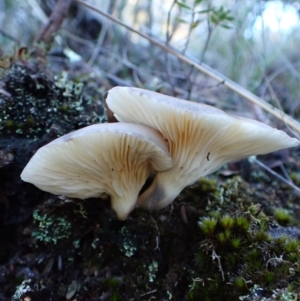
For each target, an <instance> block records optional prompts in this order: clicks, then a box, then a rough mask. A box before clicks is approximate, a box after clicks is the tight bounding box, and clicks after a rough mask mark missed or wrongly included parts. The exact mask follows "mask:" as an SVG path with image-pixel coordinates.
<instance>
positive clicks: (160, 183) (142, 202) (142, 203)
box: [137, 172, 184, 210]
mask: <svg viewBox="0 0 300 301" xmlns="http://www.w3.org/2000/svg"><path fill="white" fill-rule="evenodd" d="M169 176H170V175H169V174H168V173H164V172H160V173H157V174H156V176H155V178H154V179H153V182H152V184H151V185H150V187H149V188H148V189H147V190H146V191H145V192H143V193H142V194H141V195H140V196H139V198H138V201H137V207H142V208H145V209H148V210H160V209H162V208H164V207H166V206H168V205H169V204H171V203H172V202H173V200H174V199H175V198H176V197H177V196H178V194H179V193H180V192H181V191H182V190H183V188H184V187H179V186H175V185H173V184H172V181H170V179H169V178H168V177H169Z"/></svg>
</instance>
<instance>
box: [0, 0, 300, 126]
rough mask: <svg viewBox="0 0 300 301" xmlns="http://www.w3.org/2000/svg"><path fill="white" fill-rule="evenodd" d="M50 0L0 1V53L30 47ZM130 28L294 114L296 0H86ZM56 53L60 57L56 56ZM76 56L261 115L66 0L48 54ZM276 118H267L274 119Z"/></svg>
mask: <svg viewBox="0 0 300 301" xmlns="http://www.w3.org/2000/svg"><path fill="white" fill-rule="evenodd" d="M55 3H56V1H51V0H49V1H39V0H28V1H21V0H14V1H11V0H2V1H1V2H0V28H1V30H0V45H1V49H0V50H1V54H2V56H4V55H11V54H12V53H13V52H14V51H15V49H16V48H18V47H21V46H27V47H28V46H30V45H32V44H33V42H34V39H35V37H36V36H37V34H38V32H39V31H40V29H41V28H42V26H43V25H45V23H46V22H47V20H48V16H49V15H50V14H51V12H52V11H53V8H54V6H55ZM88 3H90V4H92V5H94V6H95V7H97V8H99V9H101V10H103V11H104V12H107V13H108V14H111V15H112V16H114V17H115V18H117V19H119V20H121V21H122V22H124V23H126V24H128V25H129V26H131V27H132V28H134V29H136V30H138V31H140V32H143V33H146V34H148V35H150V36H151V37H153V38H155V39H157V40H159V41H161V42H163V43H165V44H166V45H168V46H170V47H172V48H174V49H176V50H177V51H179V52H181V53H183V54H185V55H186V56H188V57H190V58H192V59H194V60H195V61H197V62H202V63H205V64H207V65H208V66H210V67H212V68H214V69H215V70H217V71H218V72H220V73H221V74H224V75H225V76H226V77H228V78H230V79H232V80H233V81H235V82H237V83H238V84H240V85H241V86H243V87H245V88H246V89H248V90H250V91H251V92H253V93H254V94H256V95H258V96H260V97H262V98H263V99H265V100H267V101H268V102H270V103H271V104H274V105H275V106H277V107H278V106H279V104H278V101H279V102H280V104H281V105H282V106H283V109H284V111H285V112H286V113H288V114H289V115H290V116H296V117H299V113H300V106H299V104H300V102H299V93H300V91H299V89H298V82H299V67H300V64H299V55H298V52H299V48H298V47H299V46H297V45H298V44H299V40H300V33H299V10H300V2H299V1H262V0H257V1H253V0H244V1H237V0H236V1H234V0H215V1H211V0H180V1H179V0H166V1H159V0H110V1H109V0H106V1H101V0H90V1H88ZM58 52H62V53H63V54H64V56H58V55H57V53H58ZM51 54H52V55H56V58H55V59H56V60H57V61H60V62H59V63H61V61H66V60H71V61H80V60H81V61H83V62H85V63H86V64H88V65H89V66H91V67H92V68H93V71H94V72H95V74H97V76H100V77H103V78H106V79H108V80H109V81H110V82H111V83H112V84H113V85H132V86H140V87H145V88H151V89H155V90H163V91H165V92H166V93H169V94H175V95H177V96H179V97H182V98H189V99H192V100H196V101H203V102H206V103H209V104H213V105H216V106H218V107H221V108H223V109H226V110H227V111H238V112H239V114H244V115H250V117H254V118H256V119H259V120H261V121H264V122H270V116H265V113H264V112H262V111H261V110H260V109H258V108H257V107H256V106H253V105H251V104H249V103H247V102H246V101H245V100H244V99H243V98H242V97H240V96H238V95H237V94H235V93H233V92H232V91H230V90H228V89H227V88H225V87H224V86H222V85H220V84H219V83H217V82H216V81H215V80H213V79H211V78H209V77H207V76H205V75H203V74H201V73H200V72H199V71H197V70H195V69H194V68H192V67H190V66H188V65H187V64H186V63H183V62H181V61H180V60H178V59H177V58H175V57H174V56H172V55H171V54H167V53H166V52H164V51H163V50H162V49H160V48H158V47H155V46H153V45H152V44H151V43H150V42H149V41H147V40H146V39H145V38H143V37H140V36H138V35H137V34H135V33H132V32H130V31H128V30H127V29H125V28H123V27H122V26H121V25H117V24H114V23H113V22H111V21H109V20H108V19H107V18H105V17H104V16H101V15H100V14H98V13H97V12H95V11H93V10H90V9H88V8H85V7H83V6H82V5H80V4H78V3H77V2H76V1H73V2H72V6H71V9H70V11H69V14H68V16H67V18H66V19H65V20H64V23H63V26H62V27H61V29H60V31H59V33H58V35H57V36H56V39H55V42H54V44H53V46H52V50H51V52H50V55H51ZM274 122H275V121H274Z"/></svg>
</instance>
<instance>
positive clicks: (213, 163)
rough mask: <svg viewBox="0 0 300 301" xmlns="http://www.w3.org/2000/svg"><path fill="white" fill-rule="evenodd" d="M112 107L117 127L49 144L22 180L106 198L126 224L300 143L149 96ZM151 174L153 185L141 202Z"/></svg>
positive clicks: (122, 92) (95, 128) (126, 93)
mask: <svg viewBox="0 0 300 301" xmlns="http://www.w3.org/2000/svg"><path fill="white" fill-rule="evenodd" d="M106 105H107V107H108V110H110V111H111V113H112V114H113V115H114V117H115V118H116V119H117V121H119V122H117V123H108V124H96V125H92V126H88V127H85V128H82V129H80V130H77V131H74V132H72V133H70V134H67V135H65V136H62V137H60V138H58V139H56V140H54V141H52V142H51V143H49V144H47V145H45V146H44V147H42V148H40V149H39V150H38V151H37V152H36V153H35V155H34V156H33V157H32V158H31V160H30V161H29V163H28V164H27V166H26V167H25V169H24V170H23V172H22V174H21V178H22V180H24V181H26V182H30V183H32V184H34V185H35V186H37V187H38V188H40V189H42V190H45V191H48V192H51V193H53V194H58V195H60V194H62V195H65V196H68V197H74V198H79V199H86V198H91V197H100V196H101V195H102V194H103V193H106V194H108V195H110V197H111V205H112V208H113V209H114V210H115V211H116V213H117V216H118V217H119V218H120V219H124V218H126V217H127V216H128V214H129V213H130V212H131V211H132V210H133V208H134V207H135V206H136V205H138V206H140V207H144V208H147V209H161V208H163V207H165V206H167V205H168V204H170V203H171V202H172V201H173V200H174V199H175V198H176V197H177V195H178V194H179V193H180V192H181V191H182V190H183V189H184V188H185V187H186V186H188V185H191V184H193V183H194V182H195V181H197V180H198V179H199V178H200V177H203V176H206V175H208V174H211V173H213V172H214V171H216V170H217V169H219V168H220V167H221V166H222V165H223V164H225V163H227V162H229V161H232V160H237V159H241V158H243V157H247V156H249V155H257V154H265V153H268V152H272V151H276V150H279V149H283V148H287V147H293V146H298V145H299V144H300V143H299V140H297V139H295V138H291V137H289V136H288V135H287V134H286V133H284V132H283V131H280V130H277V129H274V128H272V127H269V126H267V125H265V124H263V123H260V122H257V121H255V120H251V119H246V118H240V117H232V116H229V115H228V114H226V113H225V112H223V111H221V110H219V109H216V108H214V107H211V106H207V105H203V104H199V103H193V102H190V101H186V100H182V99H177V98H174V97H170V96H166V95H163V94H160V93H156V92H151V91H147V90H143V89H138V88H131V87H115V88H113V89H111V90H110V91H109V92H108V96H107V98H106ZM152 171H155V177H154V180H153V182H152V184H151V185H150V187H149V188H148V189H147V190H146V191H145V192H144V193H142V194H141V195H140V196H139V193H140V191H141V188H142V186H143V185H144V183H145V181H146V179H147V178H148V177H149V175H150V173H151V172H152Z"/></svg>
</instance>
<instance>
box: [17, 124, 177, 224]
mask: <svg viewBox="0 0 300 301" xmlns="http://www.w3.org/2000/svg"><path fill="white" fill-rule="evenodd" d="M172 166H173V161H172V158H171V157H170V155H169V153H168V148H167V144H166V142H165V141H164V139H163V138H162V137H161V135H160V134H159V133H158V132H157V131H156V130H154V129H151V128H149V127H146V126H144V125H139V124H130V123H114V124H96V125H91V126H88V127H85V128H82V129H80V130H77V131H74V132H72V133H69V134H67V135H64V136H62V137H60V138H58V139H56V140H54V141H52V142H51V143H49V144H47V145H45V146H43V147H42V148H40V149H39V150H38V151H37V152H36V153H35V155H34V156H33V157H32V158H31V160H30V161H29V163H28V164H27V165H26V167H25V168H24V170H23V172H22V174H21V178H22V180H23V181H25V182H30V183H32V184H34V185H35V186H37V187H38V188H40V189H41V190H44V191H48V192H51V193H53V194H57V195H65V196H68V197H72V198H79V199H86V198H92V197H94V198H98V197H100V196H101V194H103V193H106V194H109V195H110V196H111V205H112V208H113V209H114V210H115V211H116V213H117V216H118V217H119V218H120V219H124V218H126V217H127V215H128V214H129V213H130V212H131V210H132V209H133V208H134V207H135V205H136V201H137V197H138V194H139V192H140V190H141V188H142V186H143V184H144V183H145V181H146V179H147V178H148V176H149V174H150V172H151V171H152V170H153V169H154V170H158V171H163V170H167V169H170V168H171V167H172Z"/></svg>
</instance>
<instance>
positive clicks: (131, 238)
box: [0, 57, 300, 301]
mask: <svg viewBox="0 0 300 301" xmlns="http://www.w3.org/2000/svg"><path fill="white" fill-rule="evenodd" d="M37 62H38V63H37ZM56 64H57V57H55V59H54V57H48V59H47V62H42V63H41V62H40V61H37V60H35V61H34V62H32V61H30V60H28V61H26V62H24V61H23V62H20V61H16V62H14V63H13V64H12V65H11V66H10V67H9V68H7V69H4V70H3V72H2V75H1V91H0V92H1V93H0V223H1V227H0V300H2V301H6V300H16V301H17V300H27V301H28V300H31V301H37V300H43V301H50V300H111V301H117V300H126V301H130V300H145V301H146V300H161V301H162V300H176V301H183V300H220V301H221V300H298V299H297V298H298V297H299V296H300V280H299V279H300V240H299V239H300V227H299V224H300V220H299V216H300V202H299V201H300V198H299V195H298V194H297V191H295V190H293V189H292V188H290V187H289V186H287V185H286V184H284V183H283V182H282V181H280V180H278V179H277V178H275V177H273V176H271V175H269V174H268V173H266V171H264V170H262V168H261V167H259V166H257V165H255V164H253V163H252V162H250V161H249V160H247V159H245V160H242V161H239V162H235V163H231V164H227V165H226V166H224V167H223V168H222V169H221V170H220V171H219V172H217V173H215V174H214V175H212V176H210V177H209V178H202V179H200V180H199V181H198V182H197V183H195V184H194V185H192V186H190V187H188V188H186V189H185V190H184V191H183V192H182V193H181V194H180V195H179V196H178V198H177V199H176V200H175V202H174V203H173V204H172V205H171V206H168V207H167V208H165V209H164V210H161V211H158V212H147V211H144V210H142V209H136V210H134V211H133V212H132V214H131V215H130V217H129V218H128V219H127V220H125V221H119V220H118V219H117V218H116V215H115V213H114V212H113V210H111V209H110V204H109V201H103V200H98V199H88V200H84V201H81V200H75V199H69V198H65V197H60V196H54V195H51V194H49V193H46V192H42V191H40V190H39V189H37V188H36V187H34V186H33V185H31V184H28V183H24V182H22V181H21V179H20V173H21V171H22V169H23V168H24V167H25V165H26V164H27V162H28V161H29V159H30V158H31V157H32V155H33V154H34V153H35V151H36V150H37V149H38V148H40V147H41V146H43V145H45V144H46V143H48V142H50V141H51V140H53V139H55V138H57V137H58V136H60V135H62V134H65V133H68V132H70V131H72V130H76V129H78V128H81V127H84V126H86V125H89V124H94V123H98V122H105V120H106V117H105V112H104V108H103V97H104V95H105V92H106V91H107V90H108V89H109V88H111V87H112V86H113V85H114V84H113V83H112V82H111V81H109V80H108V79H106V78H99V77H97V76H94V75H93V74H91V73H90V70H88V69H87V68H86V66H85V65H78V64H77V65H76V64H72V65H67V66H63V68H64V72H57V71H56V70H57V65H56ZM60 68H61V67H60ZM64 75H65V77H64ZM260 160H262V161H263V162H264V163H265V164H267V165H268V166H271V167H272V168H273V169H274V170H275V171H276V172H278V173H281V172H282V164H283V163H284V166H285V168H286V172H287V173H288V175H289V176H290V177H291V178H292V179H293V181H294V182H295V184H296V185H299V184H300V176H299V162H300V161H299V152H297V151H296V150H292V151H290V150H285V151H280V152H276V153H273V154H269V155H267V156H262V157H260Z"/></svg>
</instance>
